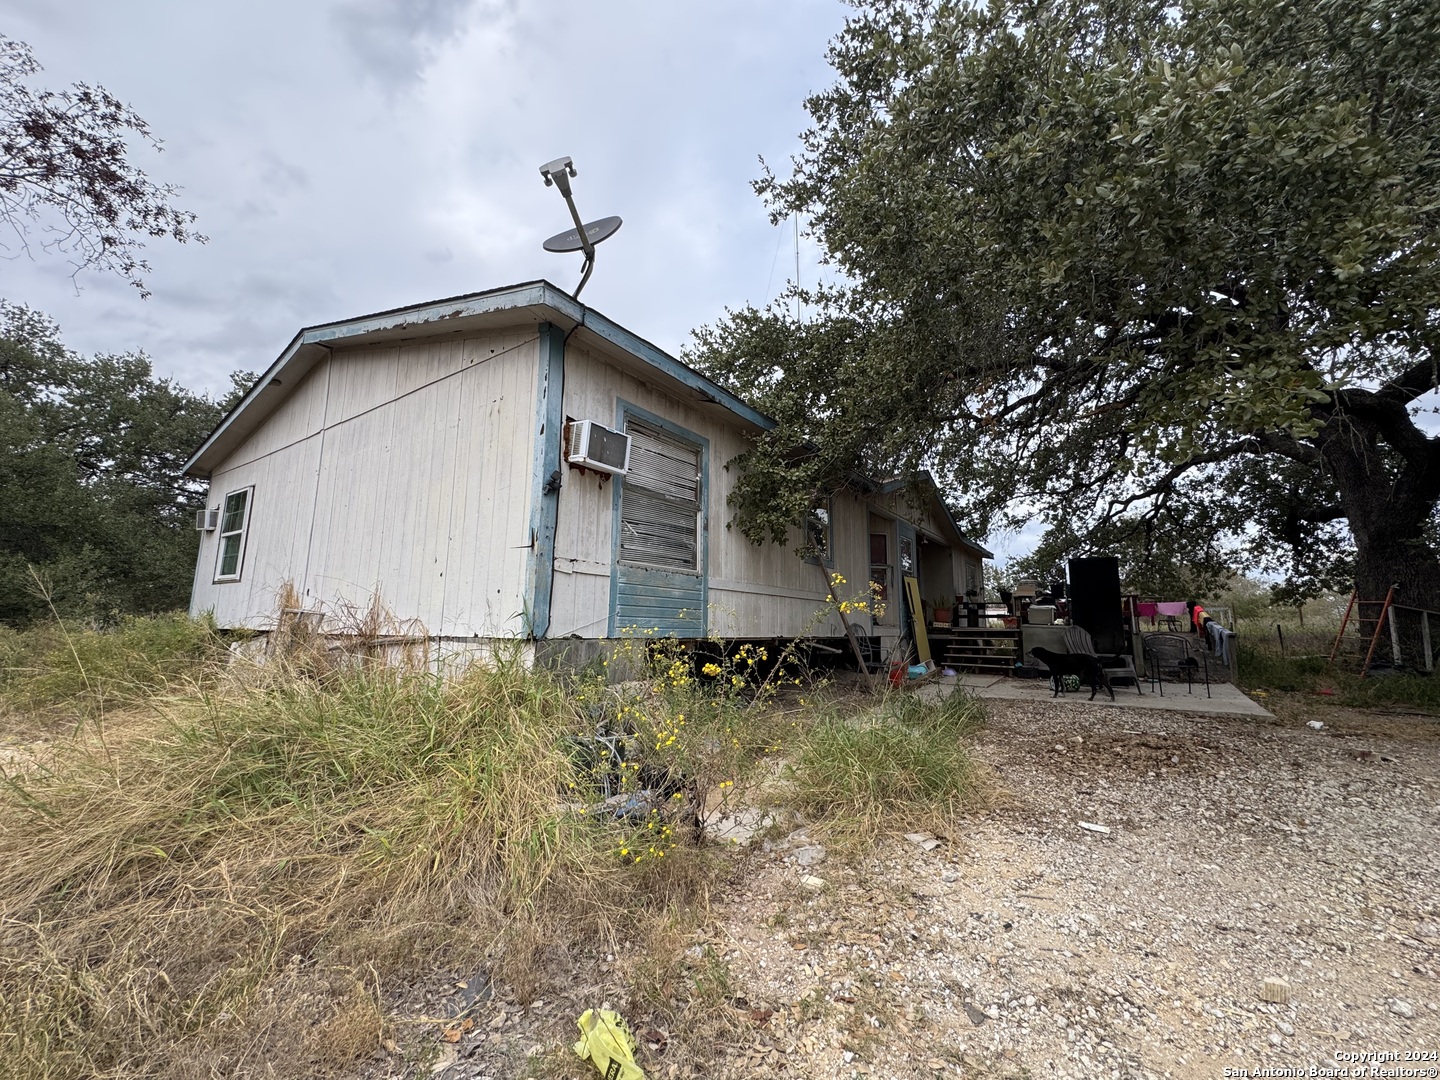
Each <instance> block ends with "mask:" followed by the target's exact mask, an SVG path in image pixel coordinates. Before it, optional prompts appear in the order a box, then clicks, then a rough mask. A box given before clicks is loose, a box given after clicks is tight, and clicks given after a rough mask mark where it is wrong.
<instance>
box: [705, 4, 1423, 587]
mask: <svg viewBox="0 0 1440 1080" xmlns="http://www.w3.org/2000/svg"><path fill="white" fill-rule="evenodd" d="M1437 56H1440V5H1436V4H1435V3H1433V0H1186V2H1183V3H1180V4H1178V5H1177V4H1173V3H1145V2H1138V0H1074V2H1068V0H995V2H993V3H990V4H986V5H982V6H978V7H977V6H972V5H970V4H964V3H937V2H931V0H893V2H887V0H877V2H870V3H866V4H863V5H862V6H860V7H859V8H858V9H857V12H856V14H855V15H854V16H853V17H852V18H851V19H850V20H848V22H847V24H846V27H845V29H844V31H843V32H842V33H841V34H840V35H839V36H838V37H837V39H836V40H835V41H834V43H833V45H832V49H831V54H830V60H831V63H832V65H833V67H834V69H835V71H836V73H837V81H836V82H835V85H834V86H832V87H831V88H830V89H828V90H826V91H824V92H822V93H819V94H817V95H815V96H814V97H812V98H811V99H810V100H809V101H808V102H807V108H808V110H809V113H810V115H811V117H812V120H813V126H812V127H811V128H810V129H809V130H808V131H807V132H806V133H805V134H804V141H803V146H804V149H803V152H802V153H801V154H800V155H799V157H798V158H797V159H796V160H795V162H794V164H793V170H791V172H790V173H789V175H782V176H769V175H767V176H766V178H765V179H763V180H762V181H760V182H759V183H758V185H757V187H758V189H759V190H760V193H761V194H762V196H763V197H764V198H766V199H767V200H768V202H769V206H770V209H771V212H772V214H773V215H774V216H775V218H776V219H777V220H779V219H781V218H783V217H785V216H787V215H789V214H791V213H800V214H802V215H804V216H806V217H807V218H808V220H809V221H810V222H811V223H812V226H813V229H814V231H815V233H816V235H817V236H818V238H819V240H820V241H821V242H822V244H823V247H824V250H825V251H826V252H827V253H828V256H829V258H830V259H831V260H832V261H833V263H834V264H835V266H836V267H837V268H838V270H839V272H840V273H839V280H841V281H842V282H843V284H842V285H840V286H838V287H836V288H834V289H831V290H829V291H826V292H823V293H817V294H814V295H811V296H810V297H809V301H810V304H811V307H810V312H809V316H808V317H807V319H806V320H805V321H804V322H803V323H802V322H796V321H795V320H794V319H792V318H791V317H790V316H789V315H788V313H787V310H786V309H784V308H782V307H780V306H778V305H777V306H776V307H773V308H771V309H769V310H766V311H757V310H754V309H745V310H742V311H738V312H731V313H727V315H726V317H725V318H724V319H723V320H721V321H720V322H719V323H717V324H716V325H715V326H713V327H709V328H706V329H703V330H701V331H699V332H697V344H696V347H695V349H694V350H693V352H692V358H693V359H694V361H695V362H697V363H698V364H700V365H701V366H703V367H704V368H705V369H707V370H708V371H709V372H711V373H712V374H714V375H716V376H717V377H719V378H721V379H723V380H725V381H727V382H729V383H730V384H731V385H732V386H735V387H737V388H740V389H743V390H745V391H747V392H749V393H752V394H758V395H759V397H760V398H761V401H762V404H763V405H764V406H766V407H767V408H768V409H770V410H771V411H772V412H773V413H774V414H775V415H776V416H777V417H778V418H779V419H780V420H781V421H782V425H781V428H780V429H779V430H778V431H777V432H775V433H772V434H771V435H770V436H767V437H766V438H764V439H762V440H761V442H760V443H759V444H758V445H757V447H756V449H755V450H754V452H753V453H752V454H750V455H748V456H747V460H746V462H745V463H744V464H745V465H746V466H747V468H746V469H745V470H744V474H743V475H744V479H743V480H742V482H741V485H740V488H739V490H738V492H737V496H736V499H737V504H738V505H737V509H738V511H739V522H740V524H741V525H742V526H743V527H744V528H745V529H746V530H747V531H748V532H749V533H750V534H751V535H752V536H757V537H758V536H759V535H762V534H763V533H765V532H783V531H784V528H785V526H786V525H787V523H788V522H790V521H793V520H795V518H796V516H797V514H798V513H799V512H800V511H801V510H802V508H803V505H804V504H805V502H806V501H807V500H808V499H809V498H810V497H811V496H812V495H813V494H814V493H815V491H817V490H818V489H821V488H823V487H825V486H827V485H833V484H835V483H838V482H841V481H842V480H843V478H844V476H845V475H847V473H848V471H849V470H852V469H854V468H855V467H856V466H861V467H864V468H867V469H869V470H871V471H877V470H878V471H883V470H886V469H892V468H894V469H898V468H905V467H911V466H915V465H929V466H931V467H932V468H935V469H936V471H937V472H938V473H939V474H940V475H941V477H942V479H943V481H944V482H945V483H947V484H948V485H950V486H951V488H952V490H953V491H954V492H955V493H956V495H957V497H958V498H959V499H960V500H961V501H962V502H963V504H964V509H965V510H966V511H967V512H968V513H969V514H970V515H971V521H972V523H973V524H974V525H976V526H980V527H983V526H984V525H987V524H990V523H993V522H995V521H998V520H1004V519H1005V518H1006V516H1007V515H1008V517H1009V519H1010V520H1011V521H1013V520H1015V519H1016V518H1018V517H1023V516H1024V515H1026V514H1029V513H1031V512H1032V510H1033V508H1038V509H1039V512H1040V513H1041V514H1043V515H1044V516H1045V517H1046V519H1047V520H1049V521H1050V522H1051V523H1052V524H1053V525H1057V526H1060V527H1062V528H1063V529H1066V530H1068V531H1069V533H1070V534H1071V535H1072V536H1073V537H1074V538H1075V543H1074V544H1073V545H1072V548H1073V547H1077V546H1079V547H1083V546H1084V545H1085V544H1087V543H1088V544H1091V545H1095V546H1099V545H1102V544H1103V543H1105V542H1106V538H1107V537H1113V536H1115V535H1116V534H1117V533H1116V530H1120V531H1124V530H1127V529H1128V530H1129V531H1130V532H1131V533H1132V534H1133V533H1134V532H1135V531H1136V530H1139V531H1140V532H1142V533H1143V532H1145V531H1146V530H1149V535H1150V536H1151V538H1152V539H1153V537H1154V536H1155V535H1156V533H1157V530H1158V531H1159V532H1161V533H1163V534H1165V536H1166V537H1167V538H1168V539H1169V540H1170V541H1172V543H1171V544H1170V547H1169V548H1168V549H1167V550H1172V551H1173V550H1179V549H1181V548H1183V544H1181V545H1178V546H1177V545H1175V544H1174V543H1173V541H1174V540H1175V538H1176V537H1177V536H1178V537H1181V538H1183V536H1184V534H1185V531H1186V530H1187V529H1189V528H1194V527H1198V526H1197V523H1198V522H1204V523H1205V524H1204V528H1206V529H1207V530H1212V531H1216V532H1219V533H1224V534H1225V535H1226V536H1227V537H1228V538H1229V543H1230V545H1231V550H1236V551H1239V550H1243V551H1248V552H1249V553H1250V555H1251V560H1250V561H1251V562H1252V563H1254V562H1259V563H1266V562H1267V561H1268V562H1269V563H1270V564H1272V565H1274V564H1279V563H1282V562H1284V563H1286V564H1287V566H1286V568H1287V569H1290V570H1291V571H1293V572H1294V573H1295V574H1296V575H1297V577H1298V578H1300V579H1302V580H1309V581H1312V582H1316V581H1321V580H1329V579H1330V578H1333V576H1334V573H1335V572H1336V570H1337V569H1340V570H1343V569H1345V568H1346V559H1347V558H1348V556H1349V555H1350V553H1351V552H1353V572H1354V577H1355V580H1356V581H1357V583H1358V587H1359V588H1360V590H1361V592H1362V593H1363V594H1365V595H1367V596H1381V595H1384V592H1385V589H1386V588H1387V587H1388V586H1389V585H1390V584H1391V583H1392V582H1400V583H1402V585H1403V587H1404V596H1405V598H1406V602H1407V603H1411V604H1416V605H1423V606H1426V607H1430V608H1440V561H1437V558H1436V549H1435V546H1434V543H1433V536H1434V523H1435V513H1436V502H1437V497H1440V441H1437V440H1436V439H1435V438H1433V437H1432V436H1431V435H1430V434H1429V433H1428V432H1427V431H1426V430H1425V429H1424V428H1423V427H1422V426H1421V425H1420V424H1418V423H1417V422H1416V417H1415V413H1416V412H1417V411H1418V408H1419V406H1421V405H1423V404H1424V402H1425V400H1427V399H1426V395H1429V394H1431V392H1432V391H1434V390H1436V388H1437V385H1440V355H1437V351H1436V350H1437V344H1440V259H1437V246H1436V245H1437V236H1440V234H1437V226H1440V63H1437V62H1436V57H1437ZM801 443H806V444H807V445H808V451H807V452H805V453H796V449H797V446H799V445H800V444H801ZM1352 545H1353V546H1352Z"/></svg>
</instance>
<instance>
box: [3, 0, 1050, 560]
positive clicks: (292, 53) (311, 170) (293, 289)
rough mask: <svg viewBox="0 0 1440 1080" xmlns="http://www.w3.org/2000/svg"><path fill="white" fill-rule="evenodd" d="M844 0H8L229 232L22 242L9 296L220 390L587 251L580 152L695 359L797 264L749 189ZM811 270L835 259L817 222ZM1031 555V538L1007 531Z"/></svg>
mask: <svg viewBox="0 0 1440 1080" xmlns="http://www.w3.org/2000/svg"><path fill="white" fill-rule="evenodd" d="M847 10H848V9H847V7H846V6H845V5H844V3H842V2H841V0H785V2H783V3H766V2H762V0H724V2H723V3H712V4H683V3H673V2H669V3H662V2H659V0H654V2H640V0H610V2H608V3H594V2H584V0H525V2H524V3H520V2H518V0H310V2H306V3H295V2H294V0H289V2H281V0H250V2H248V3H245V4H223V5H222V4H207V3H195V2H194V0H190V2H179V0H146V2H143V3H132V4H117V3H114V2H113V0H65V2H63V3H57V2H55V0H0V16H3V18H0V32H3V33H5V34H7V35H8V36H10V37H12V38H16V39H19V40H21V41H24V42H27V43H28V44H29V45H30V46H31V48H32V49H33V50H34V53H35V57H36V59H37V60H38V61H39V62H40V63H41V64H42V65H43V66H44V68H45V70H44V71H43V72H42V73H41V74H40V75H39V76H38V77H37V78H36V79H35V80H34V84H35V85H36V86H42V87H48V88H52V89H55V88H60V87H63V86H67V85H69V84H70V83H72V82H75V81H86V82H90V83H99V84H101V85H103V86H105V87H106V88H107V89H109V90H110V91H111V92H113V93H114V94H116V95H117V96H118V97H120V98H121V99H122V100H124V101H126V102H127V103H129V104H130V105H131V106H132V107H133V108H134V109H135V110H136V111H137V112H138V113H139V114H140V115H141V116H143V117H144V118H145V119H146V120H147V121H149V123H150V125H151V126H152V128H153V130H154V131H155V133H156V134H157V135H158V136H160V137H161V139H163V141H164V143H165V150H164V152H163V153H161V154H155V153H153V152H151V151H149V150H148V149H146V148H139V149H138V150H137V151H136V154H135V160H136V163H137V164H139V165H140V166H141V167H142V168H144V169H145V170H146V171H147V172H148V173H149V174H150V176H151V177H152V178H153V179H154V180H156V181H157V182H164V183H172V184H176V185H178V186H180V187H181V188H182V189H183V190H182V192H181V195H180V198H179V204H180V205H181V206H183V207H184V208H186V209H189V210H193V211H195V212H196V213H197V214H198V215H199V221H198V223H197V227H198V228H199V229H200V230H201V231H202V232H203V233H205V234H206V235H207V236H208V237H209V238H210V240H209V243H208V244H206V245H203V246H201V245H196V244H189V245H185V246H179V245H176V244H174V243H172V242H168V241H155V242H153V243H151V244H150V245H148V247H147V249H146V252H145V255H146V257H147V258H148V260H149V261H150V263H151V265H152V267H153V272H152V273H151V274H150V275H149V278H148V282H149V287H150V289H151V291H152V293H153V295H152V296H151V298H150V299H149V300H142V299H141V298H140V296H139V294H138V292H137V291H136V290H135V289H133V288H131V287H129V286H128V285H127V284H126V283H125V282H124V281H123V280H121V279H120V278H118V277H114V276H106V275H102V274H99V273H95V272H89V273H85V274H83V275H81V276H79V277H78V278H76V277H74V276H73V273H72V269H73V268H72V267H71V266H69V265H68V264H67V263H66V262H65V261H64V259H63V258H59V257H53V256H46V255H44V254H43V253H38V252H37V253H35V254H34V255H33V257H32V256H27V255H25V254H23V253H19V252H16V251H14V250H13V249H12V250H11V251H10V252H9V254H11V255H12V256H15V257H13V258H11V259H9V260H8V261H0V296H3V297H5V298H6V299H9V300H11V301H15V302H21V303H25V304H28V305H30V306H31V307H35V308H38V309H40V310H43V311H46V312H48V313H50V314H51V315H52V316H54V317H55V318H56V319H57V320H58V321H59V323H60V326H61V328H62V330H63V333H64V335H65V340H66V342H67V343H68V344H69V345H70V346H71V347H72V348H75V349H78V350H79V351H81V352H84V353H95V352H124V351H130V350H143V351H144V352H146V353H148V354H149V355H150V357H151V358H152V359H153V361H154V364H155V367H156V370H157V371H158V372H159V373H160V374H162V375H168V376H172V377H175V378H177V379H178V380H179V381H180V382H182V383H183V384H185V385H187V386H189V387H192V388H194V389H197V390H205V391H208V392H212V393H219V392H222V391H224V390H225V389H227V388H228V385H229V373H230V372H232V371H237V370H242V371H262V370H264V369H265V368H266V367H267V366H268V365H269V364H270V363H271V362H272V361H273V360H274V359H275V357H276V356H277V355H278V354H279V352H280V350H281V349H282V348H283V347H284V346H285V344H286V343H287V342H288V341H289V340H290V338H291V336H292V335H293V334H294V333H295V331H296V330H297V329H299V328H300V327H301V326H305V325H311V324H314V323H321V322H327V321H330V320H333V319H341V318H346V317H349V316H354V315H360V314H364V313H366V312H370V311H376V310H381V309H384V308H390V307H397V306H400V305H403V304H407V303H415V302H420V301H424V300H431V299H436V298H439V297H444V296H452V295H455V294H457V293H464V292H471V291H478V290H481V289H488V288H493V287H495V286H499V285H505V284H510V283H513V282H518V281H524V280H528V279H532V278H538V277H548V278H549V279H550V280H552V281H554V282H556V283H557V284H558V285H560V286H561V287H563V288H565V289H567V290H569V289H573V287H574V285H575V284H576V282H577V281H578V280H579V272H580V260H579V257H578V256H575V255H567V256H560V255H550V254H547V253H546V252H544V251H542V250H541V247H540V243H541V241H542V240H543V239H544V238H545V237H547V236H549V235H551V234H552V233H556V232H559V231H561V230H562V229H566V228H568V227H569V226H570V221H569V218H568V214H567V211H566V210H565V206H564V203H563V202H562V201H561V199H560V197H559V196H558V195H557V194H556V192H555V191H554V189H552V188H546V187H545V186H544V184H543V182H542V181H541V179H540V175H539V172H538V166H539V165H540V164H542V163H543V162H546V161H550V160H552V159H553V158H556V157H559V156H561V155H564V154H568V155H570V156H572V157H573V158H574V159H575V163H576V166H577V168H578V169H579V173H580V175H579V176H578V177H577V178H576V180H575V194H576V201H577V203H578V205H579V208H580V212H581V214H582V215H584V216H585V218H586V219H587V220H590V219H594V218H598V217H604V216H606V215H609V214H619V215H620V216H621V217H623V218H624V219H625V224H624V227H623V228H622V229H621V230H620V232H619V233H618V234H617V235H616V236H615V237H614V238H613V239H611V240H609V241H608V242H606V244H605V245H604V246H603V247H602V248H601V249H600V258H599V260H598V265H597V267H596V271H595V275H594V276H593V277H592V278H591V281H590V283H589V284H588V285H587V286H586V288H585V293H584V299H585V301H586V302H587V303H589V304H591V305H593V306H595V307H597V308H599V309H600V310H601V311H604V312H605V313H606V314H607V315H609V316H610V317H612V318H614V319H616V320H618V321H619V322H621V323H622V324H624V325H626V326H628V327H629V328H630V329H632V330H634V331H635V332H637V333H639V334H641V335H642V336H644V337H647V338H649V339H650V340H652V341H654V342H655V343H656V344H658V345H660V346H661V347H662V348H664V349H667V350H670V351H672V352H677V351H678V350H679V349H680V348H681V347H682V346H683V345H684V343H685V341H686V339H687V337H688V335H689V333H690V331H691V329H692V328H694V327H696V326H699V325H701V324H704V323H707V322H710V321H712V320H714V319H715V318H716V317H718V316H719V315H720V314H721V313H722V312H723V310H724V309H725V308H726V307H735V306H739V305H742V304H745V303H747V302H748V303H755V304H757V305H759V304H764V303H765V302H766V301H768V300H770V299H773V298H774V297H775V296H776V295H777V294H778V293H780V292H781V291H782V290H783V289H784V287H785V284H786V282H787V280H789V279H791V278H793V276H794V274H795V265H796V247H797V245H796V242H795V238H794V232H793V229H792V226H791V224H789V223H786V224H784V225H782V226H780V227H775V226H772V225H771V224H770V223H769V220H768V219H767V217H766V214H765V209H764V206H763V204H762V203H761V202H760V200H759V199H758V198H756V196H755V195H754V193H753V192H752V191H751V189H750V182H751V181H752V180H754V179H755V178H756V177H757V176H758V175H759V174H760V164H759V158H760V157H762V156H763V157H764V158H765V160H766V161H767V162H770V163H772V164H773V165H775V166H777V167H778V168H783V167H784V165H785V164H786V163H787V162H788V160H789V157H790V155H791V154H792V153H794V152H795V151H796V150H797V149H798V145H799V139H798V136H799V134H800V132H801V131H802V130H804V128H805V126H806V114H805V111H804V107H803V102H804V99H805V97H806V95H807V94H809V93H812V92H815V91H818V90H821V89H824V88H825V87H826V86H828V85H829V84H830V82H831V71H830V69H829V67H828V66H827V65H826V63H825V50H826V46H827V43H828V42H829V41H830V39H831V38H832V37H833V36H834V34H835V33H836V32H837V31H838V30H839V29H840V27H841V25H842V24H843V22H844V19H845V15H846V13H847ZM798 246H799V256H800V259H799V261H800V275H801V278H802V281H804V282H805V283H806V284H813V283H814V281H815V278H816V276H817V275H824V274H826V273H827V271H826V270H825V268H823V267H822V266H821V265H820V262H819V259H818V256H817V252H816V250H815V248H814V247H813V245H811V244H810V243H809V242H808V241H807V240H806V239H805V238H804V237H803V236H802V238H801V240H800V242H799V245H798ZM991 544H992V546H994V547H995V548H996V551H997V554H999V555H1001V556H1002V561H1003V559H1004V557H1005V556H1006V555H1008V554H1020V553H1023V552H1024V551H1027V550H1028V549H1029V548H1030V546H1031V545H1032V544H1033V538H1032V537H1031V536H1030V535H1028V534H1022V535H1020V536H1018V537H1016V536H999V537H991Z"/></svg>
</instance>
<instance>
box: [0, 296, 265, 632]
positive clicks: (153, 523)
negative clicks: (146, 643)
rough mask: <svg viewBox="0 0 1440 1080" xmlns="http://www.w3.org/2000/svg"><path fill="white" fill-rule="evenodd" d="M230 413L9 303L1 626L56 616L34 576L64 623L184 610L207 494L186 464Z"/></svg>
mask: <svg viewBox="0 0 1440 1080" xmlns="http://www.w3.org/2000/svg"><path fill="white" fill-rule="evenodd" d="M241 378H243V376H240V377H237V384H238V381H239V379H241ZM232 398H233V395H232ZM225 407H226V405H225V404H217V403H216V402H213V401H211V400H209V399H208V398H205V397H202V396H199V395H196V394H192V393H190V392H189V391H187V390H185V389H184V388H182V387H180V386H178V385H176V384H175V383H173V382H171V381H170V380H168V379H157V378H156V377H155V376H154V374H153V372H152V370H151V365H150V361H149V359H147V358H146V357H145V356H143V355H137V354H126V355H121V356H96V357H93V358H89V359H87V358H84V357H81V356H78V355H76V354H75V353H73V352H71V351H70V350H68V349H66V348H65V347H64V345H63V344H62V343H61V341H60V334H59V330H58V328H57V327H56V326H55V324H54V323H53V322H51V321H50V320H49V319H47V318H46V317H44V316H43V315H40V314H38V313H36V312H33V311H31V310H29V309H28V308H25V307H19V306H15V305H11V304H8V303H3V302H0V621H3V622H9V623H23V622H26V621H29V620H31V619H34V618H37V617H43V616H44V615H45V614H46V613H47V610H48V607H47V604H46V601H45V600H44V599H43V597H42V596H41V595H40V588H39V586H38V583H37V582H36V580H35V578H34V576H33V574H32V568H33V570H34V571H35V572H37V573H38V574H39V577H40V579H41V581H42V582H43V583H44V585H45V587H46V588H48V589H49V590H50V591H51V593H52V596H53V599H54V602H55V604H56V607H57V608H58V609H59V611H60V613H61V614H62V615H66V616H76V617H84V618H87V619H90V620H92V621H102V622H103V621H109V620H111V619H113V618H114V617H115V616H117V615H119V614H123V613H141V612H153V611H165V610H171V609H174V608H177V607H183V606H184V605H185V604H186V603H187V601H188V599H189V595H190V582H191V579H192V577H193V574H194V569H195V557H196V550H197V541H196V534H195V531H194V529H193V527H192V526H193V519H192V517H191V513H192V510H193V508H194V507H197V506H199V505H200V503H201V502H202V501H203V498H204V487H203V485H197V484H196V483H195V482H194V481H192V480H188V479H186V478H184V477H182V476H181V475H180V466H181V465H182V464H183V463H184V461H185V459H186V458H187V457H188V456H189V454H190V452H191V451H192V450H194V448H195V447H196V446H198V445H199V444H200V442H201V441H202V440H203V439H204V437H205V435H206V434H208V433H209V431H210V430H211V429H212V428H214V426H215V425H216V423H218V422H219V419H220V416H221V415H222V413H223V411H224V408H225Z"/></svg>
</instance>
